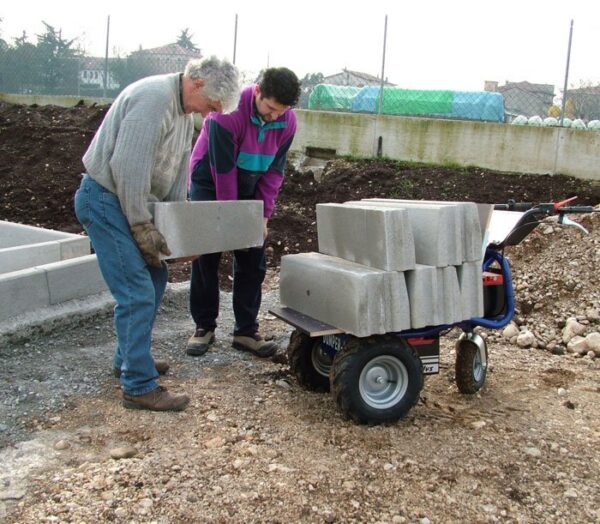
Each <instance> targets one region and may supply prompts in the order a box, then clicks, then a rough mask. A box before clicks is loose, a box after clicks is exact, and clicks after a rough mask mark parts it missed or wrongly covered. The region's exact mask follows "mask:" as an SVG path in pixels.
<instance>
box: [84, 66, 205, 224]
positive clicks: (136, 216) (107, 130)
mask: <svg viewBox="0 0 600 524" xmlns="http://www.w3.org/2000/svg"><path fill="white" fill-rule="evenodd" d="M179 84H180V75H179V74H177V73H175V74H169V75H158V76H151V77H148V78H143V79H142V80H138V81H137V82H135V83H133V84H131V85H129V86H127V87H126V88H125V89H124V90H123V91H122V92H121V94H120V95H119V96H118V97H117V98H116V100H115V101H114V102H113V103H112V105H111V107H110V109H109V111H108V113H107V114H106V117H105V118H104V121H103V122H102V125H101V126H100V129H98V132H97V133H96V136H94V139H93V140H92V143H91V144H90V147H89V148H88V150H87V151H86V153H85V155H84V156H83V164H84V165H85V169H86V172H87V173H88V175H89V176H91V177H92V178H93V179H94V180H95V181H96V182H98V183H99V184H100V185H102V186H104V187H105V188H106V189H108V190H109V191H111V192H113V193H115V194H116V195H117V196H118V198H119V201H120V202H121V208H122V209H123V212H124V213H125V216H126V217H127V220H128V221H129V224H130V225H134V224H138V223H140V222H147V221H149V220H151V219H152V216H151V214H150V212H149V211H148V202H156V201H174V200H185V198H186V195H187V174H188V162H189V156H190V150H191V146H192V134H193V123H192V116H191V115H189V114H187V115H186V114H185V113H184V112H183V108H182V107H181V101H180V100H181V98H180V85H179Z"/></svg>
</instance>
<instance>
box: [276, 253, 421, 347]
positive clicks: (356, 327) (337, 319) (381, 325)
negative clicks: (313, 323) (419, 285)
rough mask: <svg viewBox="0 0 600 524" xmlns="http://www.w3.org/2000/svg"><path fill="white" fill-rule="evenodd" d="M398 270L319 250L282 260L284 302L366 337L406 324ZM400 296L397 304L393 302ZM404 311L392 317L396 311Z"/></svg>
mask: <svg viewBox="0 0 600 524" xmlns="http://www.w3.org/2000/svg"><path fill="white" fill-rule="evenodd" d="M402 282H403V278H402V277H401V274H400V273H394V272H386V271H382V270H379V269H375V268H370V267H367V266H364V265H361V264H356V263H354V262H350V261H347V260H344V259H341V258H338V257H331V256H328V255H323V254H320V253H301V254H298V255H287V256H284V257H283V258H282V259H281V272H280V301H281V304H282V305H283V306H287V307H291V308H293V309H295V310H297V311H299V312H300V313H304V314H306V315H309V316H311V317H313V318H316V319H318V320H320V321H322V322H326V323H328V324H331V325H333V326H335V327H338V328H340V329H343V330H344V331H346V332H348V333H351V334H353V335H356V336H358V337H365V336H369V335H372V334H383V333H387V332H389V331H400V330H402V329H407V328H408V327H409V324H408V322H407V320H408V316H407V312H408V310H409V307H408V301H407V300H406V298H407V296H406V295H404V302H403V303H401V302H402V300H403V289H402ZM395 300H398V303H393V302H394V301H395ZM397 310H401V311H402V314H401V315H399V316H398V317H397V318H392V315H393V312H396V311H397ZM402 315H403V316H402Z"/></svg>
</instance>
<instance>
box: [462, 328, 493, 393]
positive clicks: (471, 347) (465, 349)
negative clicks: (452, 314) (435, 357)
mask: <svg viewBox="0 0 600 524" xmlns="http://www.w3.org/2000/svg"><path fill="white" fill-rule="evenodd" d="M484 344H485V341H484ZM478 351H479V348H478V346H477V344H475V343H474V342H472V341H470V340H467V339H465V340H459V342H458V343H457V344H456V362H455V366H454V371H455V377H456V378H455V379H456V386H457V387H458V390H459V391H460V392H461V393H464V394H465V395H472V394H473V393H477V392H478V391H479V390H480V389H481V388H482V387H483V384H484V383H485V377H486V375H487V365H486V366H481V362H480V359H479V356H478ZM484 351H485V360H486V362H487V357H488V354H487V345H485V349H484Z"/></svg>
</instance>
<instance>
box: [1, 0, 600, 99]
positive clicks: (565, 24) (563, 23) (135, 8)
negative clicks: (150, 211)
mask: <svg viewBox="0 0 600 524" xmlns="http://www.w3.org/2000/svg"><path fill="white" fill-rule="evenodd" d="M157 5H158V3H155V2H148V1H146V2H140V1H137V0H135V1H134V0H130V1H127V0H120V1H116V0H104V1H103V2H81V1H77V2H76V1H65V0H43V1H42V0H33V1H25V0H20V1H19V0H6V1H4V2H2V6H1V7H0V18H2V19H3V20H2V22H1V23H0V37H2V38H3V39H4V40H6V41H8V42H9V43H12V42H13V38H15V37H17V36H20V35H21V33H22V31H23V30H25V31H26V32H27V34H28V35H29V36H30V40H31V41H32V42H35V35H36V34H40V33H42V32H43V31H44V26H43V24H42V20H44V21H45V22H47V23H49V24H50V25H52V26H54V27H55V28H56V29H59V28H60V29H62V34H63V37H64V38H67V39H71V38H75V37H77V38H78V39H79V40H78V41H79V42H80V44H81V45H82V46H83V47H84V48H85V49H86V50H87V51H88V53H89V54H93V55H96V56H104V50H105V41H106V21H107V16H109V15H110V42H109V56H115V54H116V53H119V54H120V55H121V56H124V55H125V54H126V53H128V52H130V51H133V50H136V49H138V48H139V46H140V45H141V46H142V47H143V48H151V47H157V46H161V45H164V44H167V43H171V42H174V41H175V40H176V38H177V36H178V35H179V33H180V32H181V30H182V29H185V28H189V30H190V32H191V33H192V34H193V38H192V40H193V42H194V43H195V44H196V45H197V46H198V47H200V48H201V49H202V51H203V54H205V55H206V54H216V55H219V56H223V57H227V58H229V59H232V58H233V40H234V38H233V37H234V26H235V15H236V13H237V15H238V33H237V53H236V63H237V65H238V66H239V68H240V69H241V70H242V71H249V72H253V73H255V72H258V71H259V70H260V69H262V68H264V67H266V66H267V65H270V66H286V67H289V68H291V69H293V70H294V71H295V72H296V74H297V75H298V76H299V77H300V78H302V77H303V76H304V75H305V74H306V73H316V72H321V73H323V74H324V75H331V74H334V73H338V72H340V71H341V70H342V68H344V67H346V68H348V69H351V70H356V71H362V72H366V73H370V74H372V75H380V73H381V63H382V50H383V34H384V31H383V30H384V20H385V15H386V14H387V15H388V23H387V48H386V65H385V76H386V77H387V78H388V80H389V81H390V82H393V83H395V84H397V85H399V86H400V87H404V88H420V89H455V90H482V89H483V82H484V80H498V81H499V82H500V84H503V83H504V82H505V81H506V80H510V81H513V82H517V81H523V80H527V81H529V82H535V83H546V84H554V85H556V86H557V87H558V88H562V86H563V83H564V74H565V68H566V58H567V45H568V39H569V24H570V20H571V19H573V20H574V32H573V43H572V51H571V65H570V73H569V85H579V83H580V82H582V81H584V82H600V60H599V59H598V35H600V2H599V1H598V0H569V1H564V0H563V1H560V2H559V1H557V0H503V1H499V2H489V1H486V0H452V1H450V0H410V1H407V0H370V1H368V2H349V1H345V2H340V1H331V0H330V1H327V0H320V1H316V0H297V1H295V2H290V1H285V0H279V1H272V0H259V1H248V0H245V1H243V0H217V1H213V2H201V1H195V2H189V1H187V0H180V1H175V2H171V3H165V4H164V6H165V7H164V8H162V9H159V8H157V7H156V6H157Z"/></svg>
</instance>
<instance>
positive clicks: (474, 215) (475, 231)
mask: <svg viewBox="0 0 600 524" xmlns="http://www.w3.org/2000/svg"><path fill="white" fill-rule="evenodd" d="M365 201H366V202H394V203H398V204H400V205H403V204H406V205H408V206H410V205H416V204H417V205H418V204H426V205H427V204H430V205H436V206H451V207H455V208H457V210H458V216H459V223H460V224H461V235H462V240H463V246H462V247H463V260H462V261H461V262H475V261H477V260H481V259H482V242H483V231H485V223H484V224H482V212H481V209H480V206H478V205H477V204H475V203H474V202H445V201H442V200H401V199H395V198H393V199H390V198H368V199H365ZM485 220H487V219H485Z"/></svg>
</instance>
